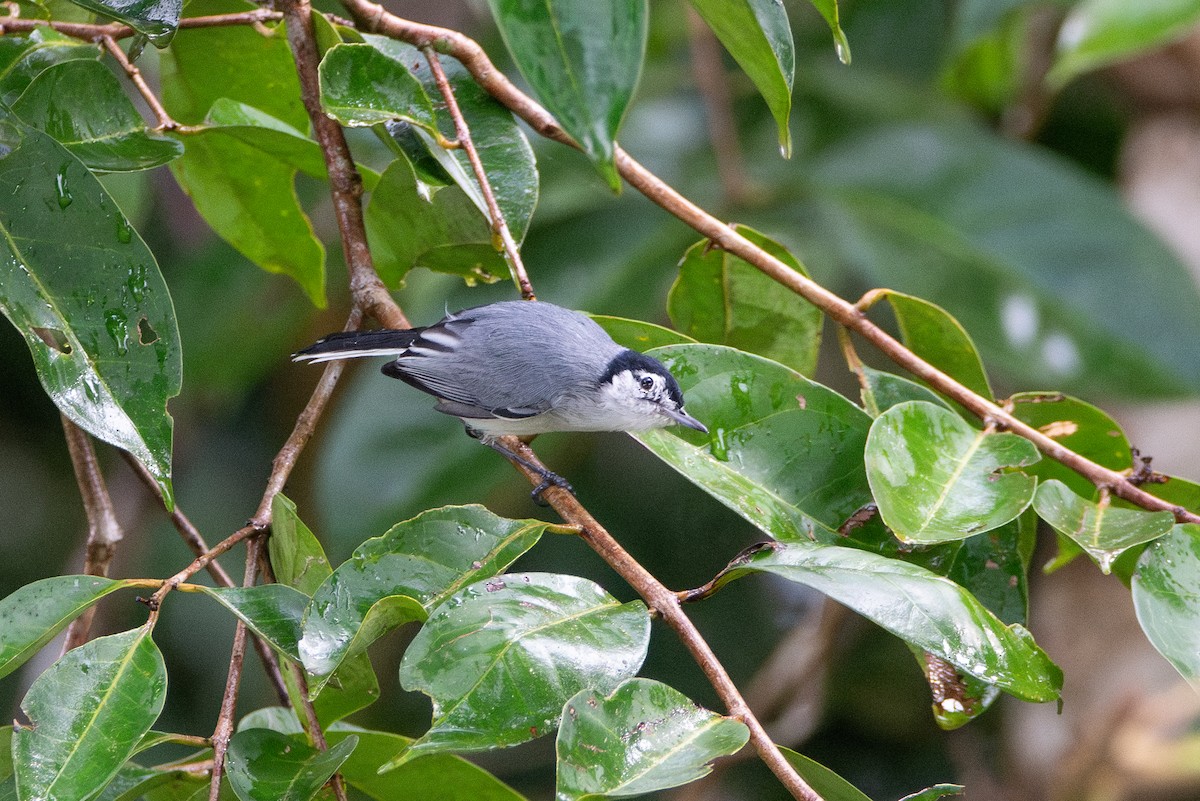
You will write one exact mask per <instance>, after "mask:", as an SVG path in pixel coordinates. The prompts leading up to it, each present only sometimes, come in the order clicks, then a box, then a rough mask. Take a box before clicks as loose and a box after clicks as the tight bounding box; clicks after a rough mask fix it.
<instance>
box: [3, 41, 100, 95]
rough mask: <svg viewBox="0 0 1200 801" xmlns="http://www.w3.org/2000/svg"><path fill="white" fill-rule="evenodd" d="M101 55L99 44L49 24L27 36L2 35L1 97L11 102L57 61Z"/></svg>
mask: <svg viewBox="0 0 1200 801" xmlns="http://www.w3.org/2000/svg"><path fill="white" fill-rule="evenodd" d="M99 58H100V48H99V47H98V46H97V45H96V44H94V43H90V42H84V41H81V40H79V39H75V38H72V37H70V36H67V35H66V34H62V33H59V32H58V31H55V30H53V29H51V28H49V27H45V28H41V27H39V28H37V29H36V30H34V31H31V32H30V33H29V35H28V36H4V37H0V100H3V101H4V102H5V103H8V104H9V105H12V103H13V102H14V101H15V100H16V99H17V98H18V97H20V96H21V93H22V92H24V91H25V89H26V87H28V86H29V84H30V82H32V81H33V79H34V78H35V77H37V76H38V75H39V74H41V72H42V71H43V70H45V69H47V68H49V67H51V66H53V65H54V64H61V63H63V62H66V61H74V60H76V59H84V60H90V61H96V60H97V59H99Z"/></svg>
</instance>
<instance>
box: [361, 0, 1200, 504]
mask: <svg viewBox="0 0 1200 801" xmlns="http://www.w3.org/2000/svg"><path fill="white" fill-rule="evenodd" d="M343 5H344V6H345V7H346V8H347V9H348V10H349V11H350V13H351V15H352V16H354V17H355V19H357V20H359V21H360V23H361V24H363V25H364V26H366V27H367V28H369V29H370V30H373V31H377V32H380V33H383V34H385V35H387V36H391V37H394V38H397V39H402V40H404V41H406V42H408V43H409V44H412V45H414V46H416V47H432V48H434V49H435V50H437V51H438V52H439V53H444V54H446V55H450V56H453V57H454V58H457V59H458V60H459V61H461V62H462V64H463V66H464V67H466V68H467V70H468V71H469V72H470V73H471V75H472V76H474V78H475V80H476V82H478V83H479V85H480V86H482V87H483V88H484V89H486V90H487V91H488V93H489V94H491V95H492V96H493V97H494V98H496V99H497V100H498V101H500V102H501V103H502V104H504V105H505V106H506V107H508V109H509V110H510V111H512V112H513V113H514V114H516V115H517V116H518V117H520V118H521V119H522V120H524V121H525V122H526V123H528V124H529V126H530V127H531V128H533V129H534V130H535V131H537V132H538V133H539V134H541V135H542V136H544V137H546V138H548V139H552V140H554V141H556V142H560V143H562V144H566V145H569V146H571V147H575V148H578V144H576V143H575V141H574V140H573V139H571V137H570V136H568V135H567V134H566V132H565V131H563V129H562V127H561V126H559V125H558V123H557V122H556V121H555V120H554V117H553V116H552V115H551V114H550V113H549V112H548V111H546V109H544V108H542V106H540V105H539V104H538V103H537V102H535V101H534V100H533V99H532V98H530V97H529V96H528V95H526V94H524V93H523V92H521V91H520V90H519V89H517V87H516V86H515V85H513V83H512V82H511V81H509V80H508V78H507V77H506V76H505V75H504V74H503V73H501V72H500V71H499V70H497V69H496V67H495V65H493V64H492V63H491V61H490V60H489V59H488V57H487V54H486V53H485V52H484V50H483V48H482V47H480V46H479V44H478V43H477V42H475V41H474V40H472V39H471V38H470V37H467V36H464V35H463V34H461V33H459V32H457V31H453V30H450V29H448V28H439V27H436V26H433V25H422V24H420V23H415V22H412V21H411V20H406V19H402V18H400V17H397V16H395V15H394V14H391V13H389V12H387V11H386V10H384V9H383V7H382V6H379V5H377V4H376V3H373V2H370V0H343ZM614 156H615V160H616V165H617V170H618V172H619V173H620V174H621V176H622V177H623V178H624V179H625V180H626V182H628V183H629V184H630V185H631V186H633V187H634V188H635V189H637V190H638V191H639V192H641V193H642V194H643V195H645V196H646V197H647V198H649V199H650V200H651V201H653V202H654V203H655V204H657V205H658V206H660V207H661V208H663V209H664V210H665V211H667V212H668V213H669V214H671V215H672V216H674V217H676V218H678V219H679V220H681V221H682V222H684V223H686V224H687V225H688V226H689V227H690V228H692V229H693V230H695V231H697V232H698V233H700V234H702V235H703V236H705V237H707V238H708V239H710V240H711V241H712V244H713V246H714V247H719V248H721V249H722V250H725V251H727V252H729V253H732V254H733V255H735V256H737V257H739V258H741V259H743V260H744V261H746V262H748V263H749V264H751V265H753V266H754V267H756V268H757V269H758V270H760V271H761V272H763V273H764V274H765V275H767V276H769V277H770V278H772V279H774V280H775V281H777V282H778V283H780V284H782V285H783V286H785V287H787V288H788V289H790V290H792V291H793V292H795V293H796V294H798V295H800V296H801V297H803V298H804V299H805V300H807V301H808V302H810V303H812V304H813V305H814V306H816V307H818V308H819V309H821V310H822V311H824V312H825V313H826V314H827V315H829V316H830V317H831V318H833V319H834V320H835V321H836V322H837V323H839V324H840V325H842V326H845V327H846V328H849V329H851V330H853V331H854V332H855V333H857V334H858V335H859V336H861V337H863V338H864V339H866V340H868V341H869V342H871V343H872V344H873V345H875V347H877V348H879V350H881V351H882V352H883V353H884V355H886V356H887V357H888V358H889V359H891V360H892V361H893V362H894V363H896V364H897V365H899V366H900V367H903V368H904V369H905V370H907V371H908V372H910V373H912V374H913V375H915V376H916V377H917V378H920V379H922V380H923V381H925V382H927V383H928V384H930V385H931V386H933V387H934V388H936V389H937V390H939V391H940V392H941V393H942V394H944V395H946V396H948V397H950V398H952V399H953V400H955V401H957V402H958V403H959V404H961V405H962V406H963V407H964V408H966V409H968V410H969V411H970V412H971V413H972V414H974V415H976V416H977V417H979V418H980V419H981V420H985V421H994V422H996V423H997V424H998V425H999V426H1001V427H1003V428H1004V429H1005V430H1008V431H1012V432H1014V433H1016V434H1019V435H1021V436H1022V437H1025V438H1026V439H1028V440H1029V441H1031V442H1032V443H1033V444H1034V445H1035V446H1037V448H1038V449H1039V450H1040V451H1041V452H1042V453H1044V454H1045V455H1046V456H1049V457H1050V458H1051V459H1054V460H1055V461H1057V462H1060V463H1062V464H1064V465H1066V466H1067V467H1069V468H1071V469H1072V470H1074V471H1075V472H1077V473H1079V474H1080V475H1082V476H1083V477H1085V478H1087V479H1088V480H1089V481H1091V482H1092V483H1093V484H1095V485H1096V486H1097V487H1108V488H1109V489H1110V490H1111V491H1112V492H1113V493H1114V494H1116V495H1118V496H1120V497H1121V498H1123V499H1125V500H1127V501H1129V502H1130V503H1133V504H1136V505H1137V506H1140V507H1142V508H1143V509H1149V510H1151V511H1163V510H1165V511H1169V512H1171V513H1173V514H1174V515H1175V519H1176V520H1178V521H1179V522H1181V523H1200V515H1197V514H1194V513H1192V512H1190V511H1188V510H1187V509H1184V508H1183V507H1181V506H1176V505H1174V504H1171V503H1168V502H1167V501H1164V500H1162V499H1160V498H1156V497H1154V496H1153V495H1151V494H1150V493H1148V492H1146V491H1145V490H1143V489H1141V488H1140V487H1138V486H1136V485H1135V484H1134V483H1132V482H1130V481H1129V479H1128V476H1127V475H1125V474H1124V473H1121V472H1118V471H1116V470H1109V469H1108V468H1106V467H1103V466H1102V465H1099V464H1096V463H1095V462H1093V461H1091V460H1090V459H1087V458H1085V457H1083V456H1081V455H1080V454H1078V453H1076V452H1075V451H1073V450H1071V449H1070V448H1067V447H1065V446H1064V445H1062V444H1061V443H1059V442H1056V441H1055V440H1054V439H1052V438H1050V437H1048V436H1046V435H1045V434H1043V433H1042V432H1041V431H1038V430H1037V429H1036V428H1034V427H1033V426H1030V425H1028V424H1027V423H1024V422H1023V421H1021V420H1019V419H1017V418H1016V417H1014V416H1013V415H1011V414H1009V413H1008V412H1006V411H1004V410H1003V409H1002V408H1000V407H999V406H998V405H996V403H994V402H993V401H992V400H991V399H988V398H984V397H982V396H980V395H976V394H975V393H974V392H972V391H971V390H969V389H968V388H967V387H965V386H963V385H962V384H960V383H959V382H958V381H955V380H954V379H953V378H951V377H950V376H948V375H946V374H945V373H943V372H942V371H940V370H938V369H937V368H936V367H934V366H933V365H931V364H929V363H928V362H926V361H924V360H923V359H921V358H920V357H919V356H917V355H916V354H915V353H913V352H912V351H911V350H909V349H908V348H906V347H904V345H903V344H901V343H900V342H899V341H898V340H897V339H895V338H894V337H892V336H891V335H890V334H888V333H887V332H886V331H884V330H883V329H882V328H880V327H879V326H878V325H876V324H875V323H873V322H871V320H869V319H868V318H867V316H866V315H865V314H864V313H863V312H862V311H861V310H860V309H858V308H856V306H855V305H854V304H852V303H850V302H849V301H847V300H845V299H843V298H841V297H839V296H838V295H836V294H834V293H833V292H830V291H829V290H828V289H826V288H825V287H823V286H821V285H820V284H818V283H816V282H815V281H813V280H812V279H810V278H808V277H807V276H805V275H802V274H801V273H799V272H797V271H796V270H793V269H792V268H791V267H789V266H788V265H786V264H784V263H783V262H782V261H780V260H779V259H777V258H775V257H774V256H772V255H771V254H769V253H767V252H766V251H765V250H763V249H762V248H760V247H758V246H757V245H755V244H754V243H753V242H751V241H750V240H748V239H746V238H745V237H743V236H742V235H741V234H739V233H737V231H735V230H734V229H733V228H732V227H731V226H729V225H727V224H725V223H723V222H722V221H721V220H719V219H717V218H716V217H714V216H712V215H711V214H709V213H708V212H706V211H704V209H702V208H700V207H699V206H697V205H696V204H695V203H692V202H691V201H690V200H688V199H687V198H685V197H684V196H683V195H681V194H679V192H677V191H675V189H673V188H672V187H671V186H669V185H668V184H667V183H665V182H664V181H663V180H662V179H661V178H659V177H658V176H656V175H655V174H654V173H652V172H650V171H649V170H647V169H646V168H645V167H644V166H642V165H641V164H640V163H639V162H638V161H637V160H636V159H634V158H633V157H632V156H630V155H629V154H628V153H626V152H625V151H624V150H623V149H622V148H621V147H620V146H617V147H615V149H614Z"/></svg>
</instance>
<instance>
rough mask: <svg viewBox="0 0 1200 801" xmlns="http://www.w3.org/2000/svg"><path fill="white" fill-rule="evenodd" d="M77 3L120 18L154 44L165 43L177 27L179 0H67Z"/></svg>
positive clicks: (120, 20) (161, 45) (180, 6)
mask: <svg viewBox="0 0 1200 801" xmlns="http://www.w3.org/2000/svg"><path fill="white" fill-rule="evenodd" d="M71 2H72V3H74V4H75V5H77V6H80V7H82V8H86V9H87V10H88V11H94V12H96V13H97V14H100V15H101V16H104V17H109V18H110V19H115V20H117V21H118V22H124V23H125V24H126V25H128V26H129V27H131V28H133V29H134V30H135V31H137V32H138V33H140V34H143V35H145V37H146V38H147V39H149V40H150V42H151V43H152V44H153V45H154V46H155V47H160V48H161V47H166V46H167V45H169V44H170V43H171V39H172V38H173V37H174V36H175V30H176V29H177V28H178V27H179V16H180V15H181V14H182V13H183V0H71Z"/></svg>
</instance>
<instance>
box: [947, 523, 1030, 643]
mask: <svg viewBox="0 0 1200 801" xmlns="http://www.w3.org/2000/svg"><path fill="white" fill-rule="evenodd" d="M1036 541H1037V515H1035V514H1034V513H1033V509H1026V510H1025V511H1024V512H1023V513H1022V514H1021V515H1019V516H1018V517H1017V519H1016V520H1012V521H1010V522H1008V523H1005V524H1004V525H1003V526H1000V527H999V528H994V529H992V530H991V531H988V532H986V533H983V534H976V535H975V536H973V537H967V538H966V539H965V540H963V541H962V542H961V543H960V545H959V548H958V550H957V551H956V552H955V554H954V558H953V560H952V561H951V563H950V566H949V568H948V569H947V570H946V571H945V573H944V575H945V576H946V577H947V578H949V579H950V580H951V581H953V582H954V583H956V584H958V585H960V586H961V587H964V588H965V589H967V590H969V591H970V593H971V594H972V595H974V596H975V597H976V598H977V599H979V601H980V602H981V603H982V604H983V605H984V606H986V607H987V608H988V609H989V610H991V612H992V614H994V615H995V616H996V617H998V618H1000V620H1002V621H1004V622H1005V623H1022V624H1023V623H1025V621H1026V619H1027V617H1028V612H1029V580H1028V574H1029V560H1030V559H1031V558H1032V556H1033V548H1034V545H1035V544H1036ZM938 572H941V571H938Z"/></svg>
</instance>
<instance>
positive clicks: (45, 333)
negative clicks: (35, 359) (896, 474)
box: [30, 325, 71, 354]
mask: <svg viewBox="0 0 1200 801" xmlns="http://www.w3.org/2000/svg"><path fill="white" fill-rule="evenodd" d="M30 330H31V331H33V333H34V334H35V335H36V336H37V338H38V339H40V340H42V342H45V343H46V347H48V348H53V349H54V350H56V351H58V352H59V353H62V354H69V353H70V352H71V342H70V340H68V339H67V335H66V334H64V333H63V332H62V331H60V330H58V329H57V328H43V327H41V326H39V325H35V326H33V328H31V329H30Z"/></svg>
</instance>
